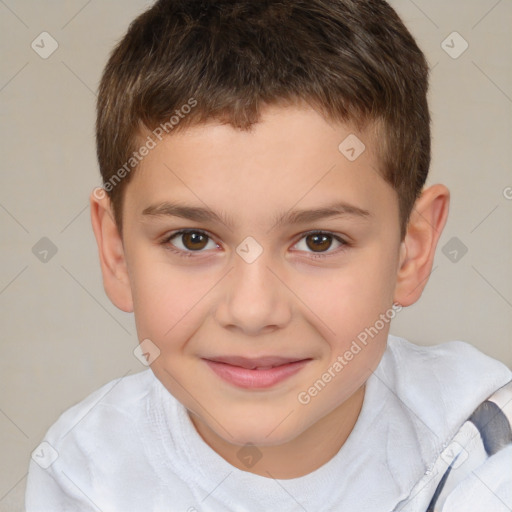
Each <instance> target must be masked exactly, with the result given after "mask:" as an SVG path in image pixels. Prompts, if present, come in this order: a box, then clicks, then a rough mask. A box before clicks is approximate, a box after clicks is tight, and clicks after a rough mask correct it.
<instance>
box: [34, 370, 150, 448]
mask: <svg viewBox="0 0 512 512" xmlns="http://www.w3.org/2000/svg"><path fill="white" fill-rule="evenodd" d="M154 379H155V377H154V375H153V373H152V371H151V369H149V368H148V369H147V370H144V371H142V372H139V373H136V374H132V375H125V376H123V377H119V378H116V379H113V380H111V381H109V382H107V383H106V384H104V385H103V386H101V387H100V388H98V389H97V390H95V391H93V392H92V393H90V394H89V395H88V396H86V397H85V398H84V399H83V400H81V401H80V402H78V403H76V404H75V405H73V406H71V407H69V408H68V409H67V410H66V411H64V412H63V413H62V414H61V415H60V416H59V418H58V419H57V421H55V423H54V424H53V425H52V426H51V427H50V428H49V429H48V431H47V433H46V435H45V438H44V440H45V441H46V442H48V443H49V444H50V445H51V446H52V447H53V448H54V449H56V450H57V451H59V448H61V447H63V446H65V445H69V444H70V443H75V444H76V443H77V442H78V441H80V442H81V443H86V442H87V440H88V439H89V437H90V440H91V442H93V440H94V441H95V442H98V439H99V436H103V437H105V438H109V439H112V438H113V434H112V433H113V431H115V429H116V426H118V425H121V424H122V425H124V429H123V431H124V432H128V431H129V430H130V428H133V427H134V426H135V425H136V423H137V420H138V418H140V417H142V416H143V414H144V410H145V407H146V403H147V400H148V397H149V396H150V395H151V393H152V392H153V383H154ZM118 434H119V431H118ZM112 440H113V439H112Z"/></svg>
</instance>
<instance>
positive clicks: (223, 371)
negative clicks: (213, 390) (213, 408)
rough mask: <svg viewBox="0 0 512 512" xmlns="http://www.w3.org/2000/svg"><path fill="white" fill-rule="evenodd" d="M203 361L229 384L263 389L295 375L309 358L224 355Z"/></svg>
mask: <svg viewBox="0 0 512 512" xmlns="http://www.w3.org/2000/svg"><path fill="white" fill-rule="evenodd" d="M204 361H205V362H206V363H207V364H208V366H209V367H210V368H211V369H212V370H213V371H214V373H215V374H216V375H217V376H218V377H220V378H221V379H223V380H224V381H225V382H228V383H229V384H232V385H234V386H237V387H240V388H245V389H265V388H270V387H272V386H274V385H276V384H278V383H279V382H282V381H283V380H285V379H287V378H288V377H291V376H292V375H295V374H296V373H297V372H299V371H300V370H301V369H302V368H303V367H304V366H305V365H306V364H307V363H308V362H309V361H311V359H300V360H298V359H295V360H293V359H289V358H288V359H286V358H276V357H273V358H258V359H247V358H240V357H225V358H215V359H204Z"/></svg>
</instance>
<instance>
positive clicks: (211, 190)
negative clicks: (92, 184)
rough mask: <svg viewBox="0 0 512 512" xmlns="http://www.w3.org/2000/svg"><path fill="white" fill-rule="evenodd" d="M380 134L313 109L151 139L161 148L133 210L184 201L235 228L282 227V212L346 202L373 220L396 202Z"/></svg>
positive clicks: (141, 181) (131, 198)
mask: <svg viewBox="0 0 512 512" xmlns="http://www.w3.org/2000/svg"><path fill="white" fill-rule="evenodd" d="M372 134H373V132H371V131H370V130H366V131H365V132H364V133H361V132H358V131H356V130H355V129H354V128H353V127H352V126H350V125H346V124H343V123H332V122H329V121H326V120H325V119H324V118H323V117H322V116H321V115H320V114H318V113H317V112H316V111H315V110H313V109H312V108H304V107H277V106H276V107H268V108H267V109H266V110H265V111H264V112H263V115H262V118H261V120H260V122H258V123H256V124H255V125H253V126H252V127H251V129H250V130H248V131H242V130H239V129H236V128H233V127H232V126H231V125H229V124H220V123H219V122H215V121H208V122H206V123H204V124H201V125H195V126H192V127H187V128H186V129H184V130H181V131H178V132H176V133H174V134H171V135H169V136H167V137H165V138H163V139H162V141H159V140H158V139H157V138H156V137H155V136H154V135H152V134H151V133H148V134H145V137H147V136H149V137H151V138H153V139H155V142H156V144H155V147H154V148H153V149H151V151H150V152H149V153H148V154H147V156H145V158H144V159H143V160H142V162H141V163H140V164H139V166H138V168H137V169H136V170H135V171H134V176H133V179H132V180H131V182H130V183H129V184H128V186H127V190H126V201H125V204H126V206H127V210H128V212H131V213H133V214H136V215H143V213H144V212H146V214H147V213H148V209H151V208H153V212H154V210H155V207H157V206H158V205H161V204H163V203H165V202H176V201H177V202H179V203H181V204H182V205H190V206H196V207H199V206H201V207H206V209H211V210H213V211H219V210H222V211H223V212H225V213H226V216H229V217H230V221H231V222H232V223H233V224H234V223H236V221H237V220H241V219H242V218H244V217H247V219H246V220H248V219H249V218H250V217H251V216H252V221H253V222H259V220H260V219H262V218H263V216H265V217H266V221H267V222H271V221H272V222H276V221H277V220H278V217H277V216H276V212H277V211H278V210H279V212H282V211H283V210H289V209H291V208H293V207H294V206H296V207H297V209H304V208H307V207H312V206H315V207H320V206H326V205H329V204H334V203H339V202H343V203H345V204H346V205H348V206H349V207H350V206H353V207H354V210H357V209H359V210H361V211H363V210H364V211H367V212H370V213H371V212H372V211H373V210H375V209H376V207H378V206H379V204H380V203H386V200H387V201H388V202H389V200H390V199H396V198H395V197H394V190H392V189H391V188H390V186H389V185H388V184H387V183H386V182H385V181H384V180H383V179H382V177H381V175H380V172H379V160H378V155H377V151H376V147H375V143H374V136H373V135H372ZM395 202H396V201H395ZM381 206H382V207H384V206H385V204H382V205H381ZM388 206H389V207H393V204H390V205H388ZM395 206H397V205H395Z"/></svg>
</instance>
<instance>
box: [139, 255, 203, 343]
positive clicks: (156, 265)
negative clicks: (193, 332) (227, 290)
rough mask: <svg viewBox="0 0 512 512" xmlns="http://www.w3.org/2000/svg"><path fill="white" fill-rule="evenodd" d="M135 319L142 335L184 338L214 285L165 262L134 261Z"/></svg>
mask: <svg viewBox="0 0 512 512" xmlns="http://www.w3.org/2000/svg"><path fill="white" fill-rule="evenodd" d="M131 279H132V283H133V286H132V290H133V301H134V312H135V320H136V324H137V331H138V334H139V337H141V336H142V337H145V338H150V339H153V338H154V340H155V343H157V344H163V343H165V342H166V341H168V340H172V339H175V338H176V335H177V334H178V333H179V337H180V338H182V337H183V336H184V333H185V334H186V331H187V330H188V329H192V328H193V327H192V324H193V322H194V318H196V317H197V315H198V314H200V311H201V298H202V297H204V295H205V294H206V293H207V292H208V290H209V288H210V287H211V285H210V284H209V283H208V281H207V280H206V279H205V280H201V279H199V281H198V280H197V279H191V277H190V275H187V273H185V272H182V271H180V270H179V268H177V267H174V268H173V267H172V266H171V265H170V264H166V263H165V262H161V261H158V262H151V261H150V262H147V260H146V259H144V258H142V257H141V258H138V259H137V260H136V261H134V265H133V271H132V275H131Z"/></svg>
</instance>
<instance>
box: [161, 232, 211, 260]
mask: <svg viewBox="0 0 512 512" xmlns="http://www.w3.org/2000/svg"><path fill="white" fill-rule="evenodd" d="M208 243H211V244H212V247H210V248H213V249H215V248H216V247H217V244H216V243H215V242H214V241H213V240H212V239H211V237H210V236H209V235H208V234H207V233H203V232H202V231H198V230H182V231H178V232H177V233H174V234H172V235H171V236H169V237H167V238H166V239H165V240H163V241H162V244H163V245H166V246H168V247H169V248H172V249H173V250H175V252H180V253H183V254H184V255H185V254H188V255H190V254H191V253H193V252H204V251H203V249H205V248H208V247H207V245H208Z"/></svg>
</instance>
